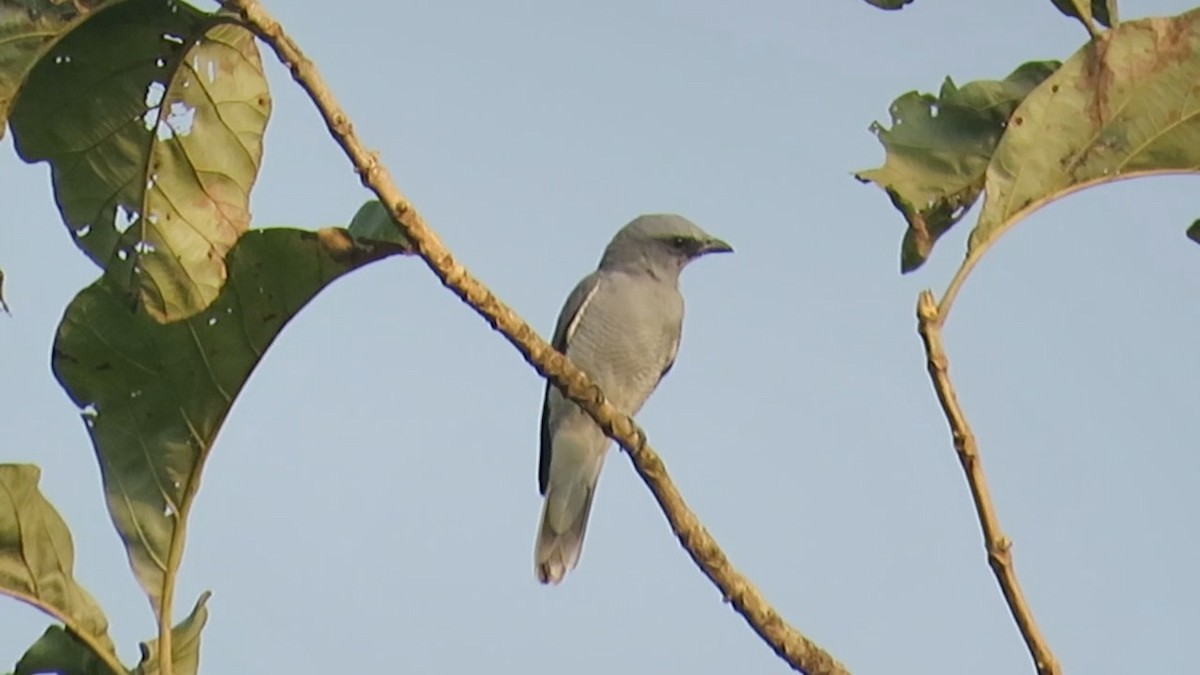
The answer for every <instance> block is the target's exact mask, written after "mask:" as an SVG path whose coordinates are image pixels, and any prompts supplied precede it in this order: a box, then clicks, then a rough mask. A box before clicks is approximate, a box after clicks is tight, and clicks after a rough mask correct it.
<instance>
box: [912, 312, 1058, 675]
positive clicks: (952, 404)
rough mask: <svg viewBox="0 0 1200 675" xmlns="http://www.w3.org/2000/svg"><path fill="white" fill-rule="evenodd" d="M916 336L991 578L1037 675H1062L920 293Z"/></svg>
mask: <svg viewBox="0 0 1200 675" xmlns="http://www.w3.org/2000/svg"><path fill="white" fill-rule="evenodd" d="M917 331H918V332H919V333H920V334H921V341H922V342H924V343H925V356H926V358H927V362H928V366H929V378H930V379H931V380H933V388H934V391H936V392H937V397H938V401H939V402H940V403H941V404H942V410H943V411H944V412H945V413H946V421H947V422H949V423H950V433H951V435H952V436H953V437H954V450H955V452H956V453H957V454H958V461H959V462H960V463H961V464H962V468H963V473H965V474H966V476H967V485H968V486H969V487H970V489H971V499H972V500H974V502H975V513H976V515H978V517H979V526H980V529H981V530H983V542H984V547H985V548H986V549H987V557H988V565H989V566H990V567H991V568H992V573H993V574H995V575H996V581H997V582H999V584H1000V591H1001V592H1002V593H1003V594H1004V600H1005V601H1006V602H1007V603H1008V608H1009V610H1010V611H1011V612H1012V616H1013V620H1015V621H1016V622H1017V628H1018V629H1019V630H1020V631H1021V637H1023V638H1025V644H1026V646H1027V647H1028V648H1029V654H1030V655H1031V656H1032V657H1033V662H1034V665H1035V666H1036V667H1037V672H1038V673H1039V675H1061V673H1062V670H1061V669H1060V668H1059V665H1058V660H1057V659H1055V658H1054V654H1053V653H1052V652H1051V651H1050V645H1049V644H1048V643H1047V642H1046V638H1045V637H1044V636H1043V635H1042V632H1041V630H1039V629H1038V626H1037V623H1036V622H1035V621H1034V620H1033V610H1031V609H1030V608H1029V603H1027V602H1026V601H1025V595H1024V594H1023V593H1022V592H1021V585H1020V583H1018V582H1017V573H1016V570H1015V569H1014V568H1013V560H1012V540H1010V539H1009V538H1008V537H1007V536H1005V535H1004V532H1003V531H1002V530H1001V529H1000V520H999V519H998V518H997V517H996V508H995V507H994V506H993V505H992V497H991V494H990V493H989V492H988V486H987V478H985V477H984V474H983V463H982V460H981V459H980V457H979V447H978V446H977V445H976V443H975V434H974V433H972V432H971V426H970V425H969V424H968V423H967V418H966V415H964V414H963V411H962V408H961V407H959V405H958V396H957V395H956V394H955V393H954V385H953V384H951V383H950V370H949V368H950V362H949V361H948V360H947V358H946V347H945V345H943V344H942V324H941V317H940V316H939V315H938V308H937V303H936V302H935V301H934V299H933V293H930V292H929V291H923V292H922V293H921V297H920V299H918V300H917Z"/></svg>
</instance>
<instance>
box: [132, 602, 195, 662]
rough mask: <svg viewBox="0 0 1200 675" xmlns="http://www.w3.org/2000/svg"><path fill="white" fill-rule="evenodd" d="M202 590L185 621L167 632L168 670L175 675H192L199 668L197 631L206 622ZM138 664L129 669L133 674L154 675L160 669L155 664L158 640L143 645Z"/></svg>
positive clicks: (157, 654)
mask: <svg viewBox="0 0 1200 675" xmlns="http://www.w3.org/2000/svg"><path fill="white" fill-rule="evenodd" d="M210 595H212V594H211V593H209V592H208V591H205V592H204V593H202V594H201V595H200V599H199V600H197V601H196V606H195V607H194V608H193V609H192V613H191V614H188V616H187V618H186V619H184V620H183V621H180V622H179V623H178V624H177V625H176V626H175V627H174V628H172V629H171V670H172V671H174V672H175V673H176V675H196V673H197V672H198V671H199V669H200V631H201V630H203V629H204V624H206V623H208V608H207V607H206V606H205V605H206V604H207V603H208V598H209V596H210ZM141 648H142V661H141V663H139V664H138V667H137V668H135V669H134V670H133V672H134V675H158V673H159V672H161V670H162V665H161V663H160V662H159V658H160V655H159V653H158V639H157V638H155V639H153V640H150V641H149V642H143V643H142V644H141Z"/></svg>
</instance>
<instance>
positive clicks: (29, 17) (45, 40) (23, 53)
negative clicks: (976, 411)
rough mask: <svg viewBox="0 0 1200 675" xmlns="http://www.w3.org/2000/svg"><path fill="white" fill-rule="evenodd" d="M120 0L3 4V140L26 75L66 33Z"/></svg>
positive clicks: (28, 0) (43, 0) (0, 55)
mask: <svg viewBox="0 0 1200 675" xmlns="http://www.w3.org/2000/svg"><path fill="white" fill-rule="evenodd" d="M119 1H120V0H108V1H106V0H90V1H85V0H77V1H76V2H63V1H62V0H19V1H18V2H12V1H10V2H0V138H3V137H4V127H5V123H6V122H7V121H8V113H9V111H10V110H11V109H12V104H13V101H15V100H16V98H17V94H18V92H19V91H20V89H21V85H22V84H23V83H24V82H25V77H26V75H28V74H29V70H30V69H31V68H33V66H34V64H35V63H37V62H38V59H40V58H42V56H43V55H45V53H46V51H47V50H49V49H50V48H51V47H53V46H54V43H55V42H56V41H57V40H59V39H60V38H61V37H62V36H63V35H64V34H65V33H66V31H68V30H70V29H71V28H73V27H75V26H77V25H79V23H80V22H81V21H82V20H83V19H84V18H86V16H87V15H88V14H92V13H94V12H96V11H97V10H99V9H100V8H101V7H104V6H106V5H111V4H113V2H119Z"/></svg>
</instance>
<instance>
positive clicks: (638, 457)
mask: <svg viewBox="0 0 1200 675" xmlns="http://www.w3.org/2000/svg"><path fill="white" fill-rule="evenodd" d="M220 2H221V5H222V6H223V7H225V8H226V9H228V10H231V11H233V12H236V13H237V14H238V15H239V16H240V17H241V20H242V22H243V24H244V25H245V26H246V27H247V28H249V29H250V30H252V31H253V32H254V33H255V34H256V35H257V36H258V37H259V38H260V39H261V40H262V41H263V42H265V43H266V44H267V45H269V46H270V47H271V49H272V50H274V52H275V54H276V56H278V57H279V60H280V61H281V62H282V63H283V64H284V65H286V66H287V67H288V68H289V69H290V70H291V73H292V77H293V78H294V79H295V80H296V82H297V83H298V84H299V85H300V86H301V87H302V88H303V89H304V90H305V91H306V92H307V93H308V95H309V97H310V98H312V101H313V103H314V104H316V106H317V109H318V110H319V111H320V113H321V116H322V117H323V118H324V120H325V123H326V125H327V126H328V127H329V131H330V133H331V134H332V135H333V137H334V140H336V141H337V143H338V145H340V146H341V147H342V149H343V150H344V151H345V153H346V155H347V157H349V159H350V161H351V162H352V163H353V165H354V167H355V170H356V171H357V172H358V174H359V176H360V177H361V179H362V182H363V185H364V186H366V187H367V188H368V189H370V190H371V191H372V192H374V193H375V194H376V195H377V196H378V197H379V200H380V201H381V202H382V203H383V204H384V206H386V207H387V209H388V211H389V212H390V214H391V216H392V218H393V219H395V220H396V221H397V222H398V223H399V224H400V225H401V227H402V229H403V231H404V235H405V236H406V237H408V239H409V241H411V242H412V244H413V247H414V248H415V250H416V252H417V254H418V255H420V257H421V259H422V260H424V261H425V264H426V265H427V266H428V267H429V268H430V270H432V271H433V273H434V274H435V275H437V277H438V279H440V280H441V282H442V284H443V285H445V286H446V287H447V288H449V289H450V290H451V291H453V292H454V294H455V295H457V296H458V297H459V298H461V299H462V300H463V301H464V302H466V303H467V304H468V305H470V306H471V308H472V309H474V310H475V311H476V313H478V314H479V315H480V316H482V317H483V319H484V320H485V321H487V322H488V324H489V325H491V326H492V328H493V329H495V330H497V331H499V332H500V333H501V334H502V335H504V337H505V338H506V339H507V340H508V341H509V342H510V343H511V344H512V345H513V346H514V347H516V349H517V351H519V352H520V353H521V355H522V356H523V357H524V358H525V360H526V361H527V362H528V363H529V364H530V365H531V366H533V368H534V369H535V370H537V372H538V373H540V374H541V375H542V376H543V377H545V378H547V379H549V380H550V381H551V382H552V383H554V385H555V386H557V387H559V389H561V390H562V391H563V393H564V394H565V395H566V396H567V397H568V398H570V399H571V400H572V401H575V402H576V403H578V404H579V405H580V407H581V408H582V409H583V410H585V411H587V413H588V414H589V415H590V416H591V417H592V419H594V420H595V421H596V423H597V424H598V425H599V426H600V428H601V429H602V430H603V431H604V433H605V434H606V435H608V436H609V437H610V438H612V439H613V440H615V441H616V442H617V443H618V444H620V446H621V447H622V448H624V449H625V450H626V451H627V452H628V454H629V457H630V459H631V460H632V461H633V465H634V468H635V469H636V470H637V472H638V475H639V476H641V478H642V480H643V481H645V483H646V485H647V486H648V487H649V488H650V491H651V492H652V493H653V495H654V498H655V499H656V500H657V501H658V503H659V506H661V507H662V510H663V513H664V514H666V517H667V520H668V522H670V524H671V529H672V530H674V532H675V536H676V537H678V538H679V541H680V543H681V544H683V547H684V549H686V550H687V552H688V555H690V556H691V558H692V560H693V561H695V563H696V565H697V566H698V567H699V568H700V570H701V571H702V572H703V573H704V574H705V576H707V577H708V578H709V579H710V580H711V581H712V582H713V583H714V584H715V585H716V586H717V588H718V589H720V591H721V593H722V595H723V596H724V598H725V599H726V600H727V601H728V602H729V603H730V604H732V605H733V607H734V609H735V610H737V612H738V613H739V614H741V615H742V617H743V618H744V619H745V620H746V622H747V623H749V624H750V627H751V628H752V629H753V630H754V632H755V633H757V634H758V635H759V637H761V638H762V639H763V641H764V642H766V643H767V644H768V645H769V646H770V647H771V649H772V650H774V651H775V653H776V654H778V655H779V657H780V658H782V659H783V660H785V661H787V662H788V664H790V665H791V666H792V667H793V668H795V669H797V670H802V671H804V672H807V673H809V675H845V674H847V673H848V671H847V670H846V668H845V667H844V666H843V665H842V664H840V663H839V662H838V661H837V660H835V659H834V658H833V657H832V656H830V655H829V654H828V653H826V652H825V651H824V650H822V649H821V648H820V647H818V646H817V645H816V644H815V643H813V642H812V641H811V640H809V639H808V638H806V637H804V636H803V635H801V634H800V633H799V632H798V631H796V629H794V628H792V627H791V626H789V625H788V624H787V623H786V622H785V621H784V620H783V619H782V618H781V617H780V616H779V614H778V613H777V612H776V611H775V609H774V608H772V607H771V605H770V604H768V603H767V600H766V599H765V598H764V597H763V596H762V594H761V593H759V591H758V589H756V588H755V587H754V586H753V585H752V584H751V583H750V581H749V580H747V579H746V578H745V577H744V576H742V575H741V574H740V573H739V572H738V571H737V570H736V569H734V567H733V565H732V564H730V562H729V559H728V558H726V557H725V554H724V553H723V552H722V551H721V548H720V547H719V546H718V545H717V542H716V541H715V540H714V539H713V538H712V536H711V535H710V534H709V533H708V532H707V531H706V530H705V529H704V526H703V525H701V524H700V521H699V519H698V518H697V517H696V515H695V514H694V513H693V512H692V511H691V510H690V509H689V508H688V507H687V504H686V503H685V502H684V500H683V496H682V495H680V494H679V490H677V489H676V488H675V485H674V484H673V483H672V482H671V479H670V478H669V477H668V476H667V470H666V466H664V464H663V461H662V459H661V458H659V456H658V455H657V454H656V453H655V452H654V450H653V449H652V448H651V447H650V445H649V444H648V443H647V442H646V436H645V433H644V432H643V431H642V430H641V429H640V428H639V427H638V426H637V424H636V423H635V422H634V421H633V420H632V419H631V418H630V417H629V416H628V415H624V414H622V413H621V412H619V411H618V410H616V409H615V408H614V407H613V406H612V405H611V404H609V403H608V402H607V401H606V400H605V398H604V395H603V393H602V392H601V391H600V389H599V388H598V387H597V386H596V385H595V384H593V383H592V382H591V381H590V380H589V379H588V377H587V376H586V375H584V373H583V372H582V371H581V370H579V369H578V368H576V367H575V366H574V365H572V364H571V362H570V361H568V360H567V359H566V358H565V357H563V356H562V355H561V354H559V353H558V352H557V351H555V350H554V349H553V348H552V347H551V346H550V345H549V344H547V343H546V341H545V340H543V339H542V338H541V337H539V336H538V334H537V333H536V332H535V331H534V330H533V329H532V328H531V327H530V326H529V324H527V323H525V321H523V320H522V319H521V318H520V317H519V316H518V315H517V314H516V312H514V311H513V310H512V309H511V308H510V307H508V306H507V305H506V304H504V303H503V302H501V301H500V299H499V298H497V297H496V296H495V295H493V294H492V292H491V291H490V290H488V288H487V287H486V286H484V285H483V284H482V283H481V282H480V281H479V280H478V279H476V278H475V277H474V276H472V275H471V273H470V272H468V271H467V269H466V268H465V267H463V266H462V265H461V264H460V263H458V261H456V260H455V259H454V257H453V256H452V255H451V253H450V251H449V250H448V249H447V248H446V246H445V245H444V244H443V243H442V242H441V240H440V238H439V237H438V236H437V234H436V233H434V231H433V230H432V229H430V228H429V226H428V225H426V224H425V221H424V219H423V218H422V217H421V215H420V214H419V213H418V212H417V210H416V209H415V208H414V207H413V205H412V204H411V203H410V202H409V201H408V200H407V199H405V197H404V195H403V194H402V193H401V192H400V190H399V188H397V187H396V185H395V184H394V183H393V182H392V180H391V178H390V176H389V175H388V172H387V169H385V168H384V166H383V165H382V164H381V163H380V162H379V159H378V157H377V156H376V154H375V153H371V152H368V151H367V149H366V148H365V147H364V146H363V145H362V143H361V142H360V141H359V140H358V137H357V136H356V135H355V134H354V130H353V128H352V126H351V124H350V121H349V119H348V118H347V116H346V113H345V112H344V111H343V110H342V109H341V107H340V106H339V105H338V104H337V102H336V101H335V100H334V98H333V94H332V93H331V92H330V90H329V88H328V87H327V86H326V85H325V83H324V81H323V80H322V79H321V77H320V75H319V74H318V73H317V70H316V67H315V66H314V65H313V63H312V62H311V61H309V60H308V59H307V58H306V57H305V56H304V54H303V53H301V51H300V49H299V48H298V47H297V46H296V44H295V42H293V41H292V40H291V38H289V37H288V36H287V35H286V34H285V33H284V32H283V29H282V27H280V25H279V23H278V22H277V21H275V19H274V18H272V17H271V16H270V15H269V14H268V13H267V12H266V10H264V9H263V7H262V6H261V5H260V4H259V3H258V2H257V0H220Z"/></svg>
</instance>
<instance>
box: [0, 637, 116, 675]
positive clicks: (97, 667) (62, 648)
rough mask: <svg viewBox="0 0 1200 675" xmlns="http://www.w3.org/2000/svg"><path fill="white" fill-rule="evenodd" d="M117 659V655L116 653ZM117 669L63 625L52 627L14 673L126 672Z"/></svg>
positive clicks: (100, 674)
mask: <svg viewBox="0 0 1200 675" xmlns="http://www.w3.org/2000/svg"><path fill="white" fill-rule="evenodd" d="M113 658H114V660H115V658H116V657H115V655H114V657H113ZM127 672H129V671H127V670H125V669H124V668H122V669H121V670H115V671H114V670H113V669H112V668H111V667H110V666H109V665H107V664H105V662H104V661H103V660H102V659H100V657H98V656H96V654H95V653H94V652H93V651H92V650H90V649H88V648H87V646H85V645H84V644H83V643H82V642H80V641H79V639H78V638H76V637H75V636H74V635H72V634H70V633H68V632H67V631H66V630H65V629H63V627H62V626H50V627H49V628H47V629H46V632H45V633H42V636H41V637H40V638H38V639H37V642H34V643H33V646H32V647H30V648H29V650H28V651H26V652H25V655H24V656H22V657H21V660H20V661H18V662H17V668H16V670H15V671H13V675H35V674H37V673H57V674H58V675H114V673H115V674H116V675H124V674H125V673H127Z"/></svg>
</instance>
